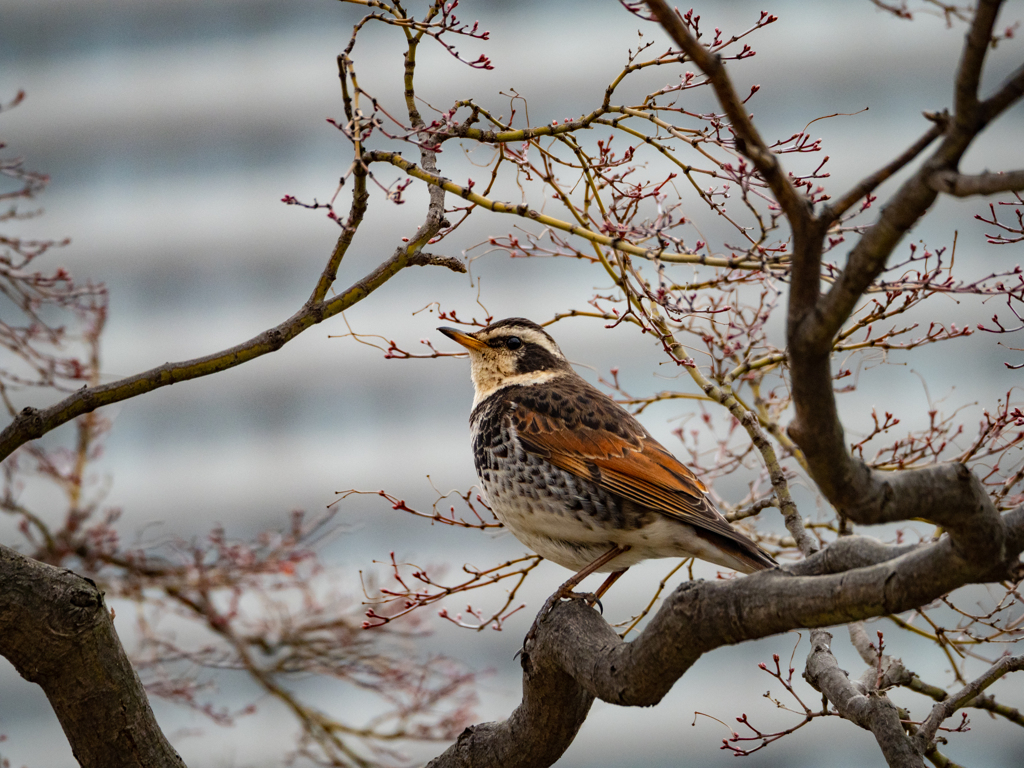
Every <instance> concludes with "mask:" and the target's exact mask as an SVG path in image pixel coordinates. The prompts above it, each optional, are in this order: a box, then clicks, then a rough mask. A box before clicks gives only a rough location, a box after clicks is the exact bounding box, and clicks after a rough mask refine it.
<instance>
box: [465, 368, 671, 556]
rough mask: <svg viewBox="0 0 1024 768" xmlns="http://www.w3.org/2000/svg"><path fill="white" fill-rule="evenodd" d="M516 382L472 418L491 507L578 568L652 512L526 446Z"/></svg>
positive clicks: (519, 534) (543, 551)
mask: <svg viewBox="0 0 1024 768" xmlns="http://www.w3.org/2000/svg"><path fill="white" fill-rule="evenodd" d="M518 389H521V388H520V387H509V388H508V389H505V390H500V391H498V392H496V393H494V395H492V396H491V397H489V398H487V400H485V401H484V402H482V403H480V404H479V405H478V406H477V407H476V408H475V409H474V410H473V413H472V415H471V417H470V426H471V429H472V438H473V458H474V461H475V462H476V471H477V475H478V477H479V478H480V485H481V487H482V489H483V491H484V495H485V496H486V497H487V501H488V503H489V504H490V505H491V509H493V510H494V514H495V515H496V516H497V517H498V519H499V520H501V522H502V523H503V524H504V525H505V527H507V528H508V529H509V530H510V531H511V532H512V534H513V535H514V536H515V537H516V538H517V539H518V540H519V541H520V542H522V543H523V544H525V545H526V546H527V547H529V548H530V549H531V550H533V551H534V552H536V553H537V554H539V555H541V556H542V557H544V558H545V559H547V560H551V561H553V562H555V563H558V564H559V565H562V566H564V567H566V568H571V569H573V570H579V569H581V568H583V567H584V566H586V565H587V564H589V563H590V562H592V561H593V560H594V559H596V558H597V557H598V556H600V555H602V554H604V553H605V552H606V551H607V550H608V548H609V546H610V543H612V542H614V541H615V540H616V539H617V538H618V536H617V535H616V533H624V532H626V530H627V529H632V530H635V529H636V528H637V527H638V526H639V527H642V526H643V524H644V523H645V522H647V520H646V519H645V518H648V517H650V518H653V517H654V515H653V514H647V515H645V514H643V513H640V514H639V515H638V514H637V512H638V511H637V510H633V514H630V515H623V502H622V500H620V499H618V498H617V497H615V496H613V495H611V494H609V493H607V492H606V491H604V490H603V489H601V488H599V487H598V486H597V485H596V484H594V483H592V482H590V481H588V480H585V479H583V478H579V477H576V476H575V475H572V474H570V473H568V472H565V471H564V470H562V469H559V468H558V467H555V466H553V465H552V464H550V463H548V462H547V461H546V460H545V459H543V458H542V457H540V456H537V455H534V454H531V453H528V452H527V451H525V450H524V449H523V447H522V445H521V443H520V441H519V439H518V437H517V436H516V434H515V430H514V428H513V427H512V421H511V419H510V418H509V415H510V414H511V412H512V411H513V410H514V409H515V407H516V394H517V393H516V390H518Z"/></svg>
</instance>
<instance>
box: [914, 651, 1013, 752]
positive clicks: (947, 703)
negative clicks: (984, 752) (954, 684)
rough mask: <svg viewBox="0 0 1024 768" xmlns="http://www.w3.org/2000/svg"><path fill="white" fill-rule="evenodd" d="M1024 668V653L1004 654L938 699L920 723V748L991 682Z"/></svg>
mask: <svg viewBox="0 0 1024 768" xmlns="http://www.w3.org/2000/svg"><path fill="white" fill-rule="evenodd" d="M1022 669H1024V655H1022V656H1004V657H1003V658H1001V659H1000V660H999V661H997V662H996V663H995V664H993V665H992V666H991V667H989V668H988V670H986V671H985V674H983V675H981V676H980V677H979V678H978V679H976V680H974V681H972V682H970V683H968V684H967V685H965V686H964V687H963V688H962V689H961V690H960V691H958V692H957V693H955V694H953V695H952V696H950V697H949V698H947V699H945V700H944V701H940V702H939V703H938V704H936V705H935V706H934V707H932V711H931V714H929V715H928V718H927V719H926V720H925V721H924V722H923V723H921V727H920V728H918V730H917V734H916V735H915V738H916V739H917V740H918V742H919V745H920V746H921V747H922V748H926V747H927V746H928V745H929V744H931V742H932V739H934V738H935V732H936V731H938V730H939V726H940V725H942V721H943V720H945V719H946V718H947V717H949V716H950V715H952V714H953V713H954V712H956V711H957V710H958V709H960V708H961V707H965V706H970V705H971V701H972V700H973V699H975V698H977V696H978V694H979V693H981V692H982V691H984V690H985V689H986V688H988V687H989V686H990V685H992V683H994V682H995V681H996V680H998V679H999V678H1001V677H1002V676H1003V675H1005V674H1007V673H1009V672H1019V671H1020V670H1022Z"/></svg>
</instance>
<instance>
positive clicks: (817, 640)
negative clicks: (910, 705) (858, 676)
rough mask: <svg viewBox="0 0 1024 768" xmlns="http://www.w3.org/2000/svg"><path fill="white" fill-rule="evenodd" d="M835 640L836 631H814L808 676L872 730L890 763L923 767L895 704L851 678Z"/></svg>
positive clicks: (842, 710) (896, 767)
mask: <svg viewBox="0 0 1024 768" xmlns="http://www.w3.org/2000/svg"><path fill="white" fill-rule="evenodd" d="M831 641H832V635H830V634H829V633H828V632H826V631H824V630H815V631H814V632H812V633H811V653H810V655H809V656H808V657H807V667H806V671H805V672H804V679H805V680H807V682H808V683H810V684H811V686H813V687H814V688H815V689H816V690H818V691H821V693H823V694H824V695H825V696H826V697H827V698H828V700H829V701H830V702H832V704H834V705H835V708H836V709H837V710H838V712H839V714H840V715H842V716H843V717H844V718H846V719H847V720H849V721H851V722H853V723H856V724H857V725H859V726H860V727H861V728H865V729H867V730H869V731H871V733H872V734H873V735H874V737H875V740H876V741H877V742H878V746H879V748H880V749H881V750H882V754H883V755H884V756H885V761H886V763H888V764H889V765H890V766H894V768H917V767H920V768H923V766H924V760H923V758H922V757H921V753H920V752H919V751H917V750H916V749H914V746H913V745H912V743H911V741H910V739H908V738H907V736H906V734H905V733H904V731H903V726H902V725H901V724H900V716H899V712H898V711H897V709H896V707H895V705H894V704H893V703H892V702H891V701H889V698H888V697H887V696H885V695H884V694H882V693H879V692H878V691H874V690H870V689H867V688H865V687H864V686H862V685H860V684H858V683H856V682H854V681H852V680H850V678H849V677H848V676H847V674H846V672H844V671H843V670H842V669H840V668H839V664H838V663H837V662H836V658H835V656H833V655H832V650H831V648H830V647H829V644H830V643H831Z"/></svg>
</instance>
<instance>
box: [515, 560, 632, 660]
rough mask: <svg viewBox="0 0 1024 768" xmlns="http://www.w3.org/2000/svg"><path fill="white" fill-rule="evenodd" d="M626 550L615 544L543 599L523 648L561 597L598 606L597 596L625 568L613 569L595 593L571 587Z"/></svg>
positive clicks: (605, 589)
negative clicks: (580, 592) (578, 591)
mask: <svg viewBox="0 0 1024 768" xmlns="http://www.w3.org/2000/svg"><path fill="white" fill-rule="evenodd" d="M627 551H629V545H628V544H616V545H615V546H613V547H612V548H611V549H609V550H608V551H607V552H605V553H604V554H603V555H601V556H600V557H599V558H597V559H596V560H594V561H593V562H592V563H590V564H589V565H587V566H585V567H584V568H582V569H581V570H580V571H579V572H577V573H575V574H574V575H573V577H572V578H571V579H569V580H568V581H567V582H565V584H563V585H562V586H560V587H559V588H558V590H557V591H556V592H555V593H554V594H553V595H551V597H549V598H548V599H547V600H545V601H544V607H543V608H541V609H540V613H538V614H537V618H536V619H534V620H533V625H532V626H531V627H530V631H529V632H527V633H526V638H525V640H523V648H524V649H525V648H526V646H527V644H529V642H530V641H531V640H533V638H534V637H536V636H537V630H538V629H539V628H540V620H541V619H543V618H544V617H545V616H547V615H548V612H549V611H550V610H551V609H552V608H554V607H555V604H556V603H557V602H558V601H559V600H561V599H563V598H571V599H575V600H586V601H587V602H588V603H589V604H590V605H594V603H597V605H598V606H600V605H601V601H600V600H599V599H598V598H600V597H601V595H603V594H604V593H605V592H607V591H608V588H609V587H610V586H611V585H612V584H614V583H615V581H616V579H618V578H619V576H621V575H622V574H624V573H625V572H626V569H625V568H623V569H622V570H621V571H615V572H614V573H612V574H611V575H610V576H609V577H608V578H607V579H605V582H604V584H602V585H601V587H600V589H598V591H597V594H594V593H593V592H589V593H584V594H579V593H577V592H573V591H572V589H573V587H575V586H576V585H577V584H579V583H580V582H581V581H583V580H584V579H585V578H587V576H589V575H590V574H592V573H593V572H594V571H597V570H599V569H600V568H601V567H603V566H605V565H607V564H608V563H610V562H611V561H612V560H614V559H615V558H616V557H618V556H619V555H621V554H622V553H623V552H627ZM521 652H522V651H520V653H521ZM516 655H518V654H516Z"/></svg>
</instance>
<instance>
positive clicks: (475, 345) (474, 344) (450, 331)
mask: <svg viewBox="0 0 1024 768" xmlns="http://www.w3.org/2000/svg"><path fill="white" fill-rule="evenodd" d="M437 330H439V331H440V332H441V333H443V334H444V335H445V336H447V337H448V338H449V339H451V340H452V341H454V342H457V343H459V344H461V345H462V346H464V347H465V348H466V349H470V350H476V351H478V352H479V351H480V350H483V349H487V345H486V344H485V343H484V342H482V341H480V339H478V338H477V337H476V336H474V335H473V334H471V333H463V332H462V331H460V330H459V329H458V328H448V327H442V328H438V329H437Z"/></svg>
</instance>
